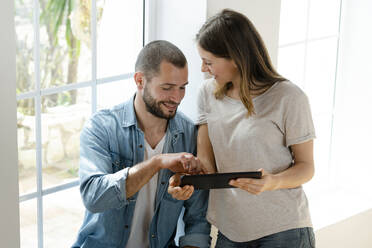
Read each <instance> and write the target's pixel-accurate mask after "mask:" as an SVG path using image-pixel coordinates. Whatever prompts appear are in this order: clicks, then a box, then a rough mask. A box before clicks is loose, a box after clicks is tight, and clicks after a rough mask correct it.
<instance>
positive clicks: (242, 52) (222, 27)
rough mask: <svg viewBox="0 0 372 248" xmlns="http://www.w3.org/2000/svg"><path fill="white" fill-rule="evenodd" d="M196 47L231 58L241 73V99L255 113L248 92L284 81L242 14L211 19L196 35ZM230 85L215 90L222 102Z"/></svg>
mask: <svg viewBox="0 0 372 248" xmlns="http://www.w3.org/2000/svg"><path fill="white" fill-rule="evenodd" d="M196 41H197V42H198V44H199V46H200V47H201V48H202V49H204V50H206V51H208V52H210V53H212V54H213V55H214V56H216V57H220V58H226V59H232V60H233V61H234V63H235V64H236V66H237V68H238V72H239V74H240V78H241V83H240V99H241V101H242V102H243V104H244V106H245V107H246V108H247V110H248V116H251V115H252V114H254V107H253V103H252V97H251V94H250V93H251V92H252V91H256V92H261V91H264V90H267V89H268V88H269V87H270V86H272V85H273V84H274V83H275V82H280V81H285V80H286V79H285V78H283V77H282V76H281V75H279V74H278V73H277V72H276V70H275V69H274V67H273V65H272V64H271V60H270V57H269V54H268V52H267V49H266V47H265V44H264V42H263V40H262V38H261V36H260V34H259V33H258V32H257V30H256V28H255V27H254V25H253V24H252V22H251V21H250V20H249V19H248V18H247V17H246V16H244V15H243V14H240V13H238V12H236V11H233V10H229V9H224V10H222V11H221V12H220V13H218V14H216V15H215V16H213V17H211V18H210V19H208V20H207V22H206V23H205V24H204V25H203V26H202V27H201V29H200V30H199V32H198V33H197V35H196ZM231 86H232V83H231V82H229V83H227V84H225V85H224V86H223V87H220V88H217V90H216V91H215V97H216V98H217V99H221V98H223V97H224V95H225V94H226V92H227V90H228V89H229V88H230V87H231Z"/></svg>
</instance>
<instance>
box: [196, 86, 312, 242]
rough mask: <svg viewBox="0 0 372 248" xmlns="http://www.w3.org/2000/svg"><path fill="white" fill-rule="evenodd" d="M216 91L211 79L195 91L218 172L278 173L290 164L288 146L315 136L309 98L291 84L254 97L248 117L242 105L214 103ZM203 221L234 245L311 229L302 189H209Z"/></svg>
mask: <svg viewBox="0 0 372 248" xmlns="http://www.w3.org/2000/svg"><path fill="white" fill-rule="evenodd" d="M215 87H216V82H215V81H214V79H211V80H207V81H206V82H205V83H204V84H203V85H202V86H201V88H200V90H199V94H198V111H199V114H198V120H197V124H208V132H209V138H210V140H211V143H212V146H213V150H214V155H215V160H216V166H217V171H218V172H239V171H255V170H258V169H260V168H263V169H264V170H265V171H267V172H269V173H278V172H281V171H283V170H285V169H287V168H288V167H289V166H291V164H292V160H293V159H292V156H291V152H290V150H289V146H291V145H293V144H300V143H303V142H306V141H309V140H311V139H314V138H315V131H314V125H313V121H312V117H311V111H310V106H309V102H308V99H307V97H306V95H305V94H304V93H303V91H302V90H301V89H300V88H299V87H297V86H296V85H295V84H293V83H291V82H289V81H284V82H278V83H276V84H274V85H273V86H272V87H271V88H270V89H268V90H267V91H266V92H265V93H263V94H261V95H259V96H257V97H255V98H254V99H253V104H254V108H255V114H254V115H253V116H250V117H247V110H246V108H245V107H244V105H243V103H242V102H241V101H239V100H236V99H233V98H230V97H228V96H225V97H224V98H223V99H221V100H218V99H216V98H215V97H214V94H213V92H214V90H215ZM207 219H208V221H209V222H210V223H212V224H213V225H215V226H216V227H217V228H218V229H219V230H220V231H221V232H222V233H223V234H224V235H226V236H227V237H228V238H229V239H231V240H233V241H236V242H244V241H250V240H255V239H258V238H261V237H264V236H267V235H270V234H273V233H277V232H281V231H285V230H289V229H292V228H300V227H310V226H312V223H311V218H310V213H309V209H308V202H307V198H306V196H305V193H304V191H303V189H302V187H298V188H293V189H280V190H275V191H266V192H263V193H261V194H259V195H253V194H250V193H248V192H246V191H243V190H241V189H236V188H232V189H216V190H211V191H210V198H209V208H208V214H207Z"/></svg>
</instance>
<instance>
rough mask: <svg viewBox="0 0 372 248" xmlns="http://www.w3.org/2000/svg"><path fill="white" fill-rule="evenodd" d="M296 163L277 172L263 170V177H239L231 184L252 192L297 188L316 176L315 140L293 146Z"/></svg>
mask: <svg viewBox="0 0 372 248" xmlns="http://www.w3.org/2000/svg"><path fill="white" fill-rule="evenodd" d="M291 149H292V152H293V156H294V162H295V163H294V165H293V166H291V167H289V168H288V169H286V170H284V171H282V172H280V173H277V174H269V173H265V171H263V170H262V172H263V176H262V178H261V179H248V178H247V179H246V178H239V179H236V180H231V181H230V184H231V185H233V186H235V187H238V188H241V189H243V190H246V191H248V192H250V193H252V194H260V193H262V192H264V191H268V190H277V189H289V188H296V187H299V186H301V185H302V184H304V183H306V182H308V181H310V179H311V178H312V177H313V176H314V159H313V141H312V140H310V141H307V142H304V143H301V144H296V145H292V146H291Z"/></svg>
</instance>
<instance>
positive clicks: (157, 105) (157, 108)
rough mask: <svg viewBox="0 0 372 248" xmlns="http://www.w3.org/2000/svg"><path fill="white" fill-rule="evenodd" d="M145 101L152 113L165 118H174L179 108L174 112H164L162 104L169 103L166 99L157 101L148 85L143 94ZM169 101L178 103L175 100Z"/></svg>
mask: <svg viewBox="0 0 372 248" xmlns="http://www.w3.org/2000/svg"><path fill="white" fill-rule="evenodd" d="M142 99H143V101H144V102H145V105H146V109H147V111H149V112H150V113H151V114H153V115H155V116H156V117H159V118H163V119H167V120H169V119H172V118H173V117H174V116H175V115H176V112H177V110H175V111H174V113H172V114H171V113H168V114H166V113H164V112H163V111H162V109H161V104H163V103H167V102H165V101H159V102H157V101H156V100H155V98H153V97H152V95H151V94H150V92H149V90H148V87H146V86H145V89H144V91H143V96H142ZM168 103H171V104H176V103H175V102H172V101H168Z"/></svg>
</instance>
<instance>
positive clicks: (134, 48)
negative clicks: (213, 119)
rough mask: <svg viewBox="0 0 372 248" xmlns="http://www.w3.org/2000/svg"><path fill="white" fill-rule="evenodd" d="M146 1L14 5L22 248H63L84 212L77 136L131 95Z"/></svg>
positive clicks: (20, 0) (34, 0)
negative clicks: (91, 120)
mask: <svg viewBox="0 0 372 248" xmlns="http://www.w3.org/2000/svg"><path fill="white" fill-rule="evenodd" d="M144 9H145V1H122V0H110V1H106V0H91V1H85V0H59V1H57V0H15V10H16V13H15V28H16V42H17V55H16V56H17V106H18V108H17V115H18V121H17V127H18V154H19V190H20V219H21V247H39V248H41V247H68V246H71V244H72V243H73V241H74V240H75V238H76V235H77V233H78V228H79V227H80V225H81V223H82V219H83V213H84V206H83V205H82V203H81V200H80V194H79V189H78V187H77V186H78V164H79V136H80V131H81V129H82V127H83V125H84V122H85V121H86V120H87V118H89V116H90V115H91V113H93V112H95V111H97V109H101V108H104V107H108V106H112V105H114V104H117V103H120V102H122V101H124V100H125V99H128V98H129V97H130V96H131V95H132V94H133V93H134V91H135V84H134V82H133V81H132V80H131V77H132V75H133V71H134V63H135V59H136V56H137V54H138V52H139V50H140V49H141V48H142V46H143V43H144V37H145V36H144V25H145V21H144V18H145V16H144V13H145V12H144Z"/></svg>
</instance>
